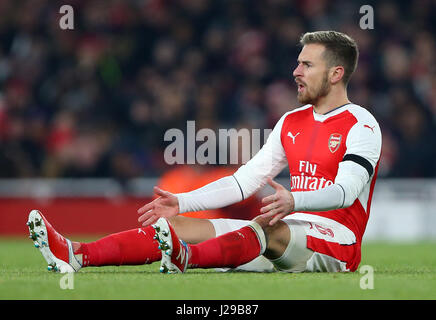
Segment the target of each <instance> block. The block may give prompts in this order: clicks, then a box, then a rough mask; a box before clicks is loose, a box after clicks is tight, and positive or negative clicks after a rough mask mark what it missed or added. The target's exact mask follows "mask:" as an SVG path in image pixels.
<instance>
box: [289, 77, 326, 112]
mask: <svg viewBox="0 0 436 320" xmlns="http://www.w3.org/2000/svg"><path fill="white" fill-rule="evenodd" d="M330 89H331V85H330V83H329V81H328V72H325V73H324V75H323V78H322V81H321V84H320V86H319V88H317V89H316V90H314V92H310V91H309V88H308V87H307V86H306V88H305V90H304V93H301V92H299V93H298V94H297V99H298V102H299V103H301V104H312V105H317V103H318V101H319V99H320V98H323V97H325V96H326V95H328V94H329V92H330Z"/></svg>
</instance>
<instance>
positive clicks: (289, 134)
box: [288, 131, 300, 144]
mask: <svg viewBox="0 0 436 320" xmlns="http://www.w3.org/2000/svg"><path fill="white" fill-rule="evenodd" d="M299 134H300V133H299V132H297V134H296V135H295V136H294V135H292V132H291V131H289V132H288V137H290V138H291V139H292V144H295V138H296V137H297V136H298V135H299Z"/></svg>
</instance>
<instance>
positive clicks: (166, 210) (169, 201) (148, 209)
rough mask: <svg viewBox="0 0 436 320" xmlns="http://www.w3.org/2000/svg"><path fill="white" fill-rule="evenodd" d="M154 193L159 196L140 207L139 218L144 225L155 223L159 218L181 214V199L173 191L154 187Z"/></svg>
mask: <svg viewBox="0 0 436 320" xmlns="http://www.w3.org/2000/svg"><path fill="white" fill-rule="evenodd" d="M154 193H155V194H157V195H158V196H159V198H156V199H154V200H153V201H152V202H149V203H147V204H146V205H145V206H143V207H141V208H139V209H138V213H139V214H141V216H140V217H139V218H138V221H139V222H142V225H143V226H144V227H146V226H149V225H151V224H153V223H155V222H156V221H157V220H158V219H159V218H161V217H164V218H170V217H174V216H176V215H178V214H179V211H180V210H179V200H178V199H177V197H176V196H175V195H173V194H172V193H171V192H168V191H164V190H162V189H159V188H158V187H154Z"/></svg>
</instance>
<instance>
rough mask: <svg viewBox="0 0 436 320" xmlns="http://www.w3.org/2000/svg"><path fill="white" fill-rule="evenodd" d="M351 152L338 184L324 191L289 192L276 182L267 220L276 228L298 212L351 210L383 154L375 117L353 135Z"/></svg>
mask: <svg viewBox="0 0 436 320" xmlns="http://www.w3.org/2000/svg"><path fill="white" fill-rule="evenodd" d="M346 147H347V151H346V153H345V155H344V158H343V159H342V161H341V162H340V163H339V168H338V172H337V175H336V178H335V183H334V184H332V185H330V186H328V187H325V188H323V189H320V190H315V191H301V192H289V191H288V190H287V189H285V188H284V187H283V186H281V185H279V184H277V183H276V182H274V181H270V182H269V184H270V185H271V186H272V187H273V188H274V189H275V193H274V194H273V195H271V196H268V197H265V198H264V199H263V200H262V202H263V204H265V206H264V207H263V208H262V209H261V213H262V216H263V217H274V218H273V219H272V220H271V222H270V224H274V223H275V222H276V221H278V220H279V219H281V218H283V217H285V216H286V215H287V214H289V213H291V212H295V211H328V210H334V209H339V208H346V207H349V206H351V205H352V204H353V203H354V201H355V200H356V199H357V197H359V195H360V194H361V193H362V191H363V189H364V188H365V186H366V185H367V183H369V181H370V180H371V178H372V177H373V175H374V171H375V167H376V165H377V162H378V160H379V158H380V152H381V131H380V128H379V126H378V124H377V122H376V120H375V119H374V118H372V117H368V118H367V119H365V121H359V122H357V123H356V124H355V125H354V126H353V127H352V128H351V129H350V131H349V133H348V136H347V140H346Z"/></svg>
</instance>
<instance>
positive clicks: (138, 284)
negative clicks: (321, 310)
mask: <svg viewBox="0 0 436 320" xmlns="http://www.w3.org/2000/svg"><path fill="white" fill-rule="evenodd" d="M75 239H77V240H83V239H80V238H75ZM362 265H369V266H371V267H372V268H373V270H374V274H373V276H374V277H373V284H374V287H373V289H365V290H364V289H362V288H361V286H360V284H361V283H369V282H367V281H366V282H365V278H362V277H363V276H365V275H368V274H367V273H364V274H361V273H359V270H358V271H356V272H355V273H300V274H286V273H272V274H268V273H248V272H244V273H242V272H233V273H220V272H215V271H214V270H203V269H195V270H189V271H188V272H187V273H185V274H173V275H167V274H160V273H159V262H155V263H153V264H151V265H144V266H121V267H99V268H95V267H94V268H86V269H82V270H81V271H80V272H79V273H77V274H74V275H73V278H72V280H73V282H70V284H72V285H73V286H74V288H73V289H62V288H61V285H60V283H61V282H62V281H64V284H66V283H67V282H66V279H65V278H64V279H62V277H63V275H61V274H55V273H51V272H48V271H46V267H47V266H46V263H45V261H44V259H43V258H42V256H41V254H40V253H39V251H38V250H37V249H35V248H33V245H32V243H31V241H30V240H25V239H16V238H15V239H14V238H0V299H7V300H14V299H32V300H33V299H73V300H74V299H116V300H119V299H129V300H132V299H133V300H136V299H150V300H160V299H166V300H168V299H169V300H172V299H182V300H190V299H202V300H203V299H205V300H212V299H216V300H234V299H238V300H282V299H286V300H288V299H311V300H314V299H335V300H338V299H340V300H343V299H345V300H348V299H389V300H391V299H432V300H434V299H436V243H434V242H421V243H414V244H398V243H367V244H365V245H364V246H363V249H362V262H361V266H362Z"/></svg>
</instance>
